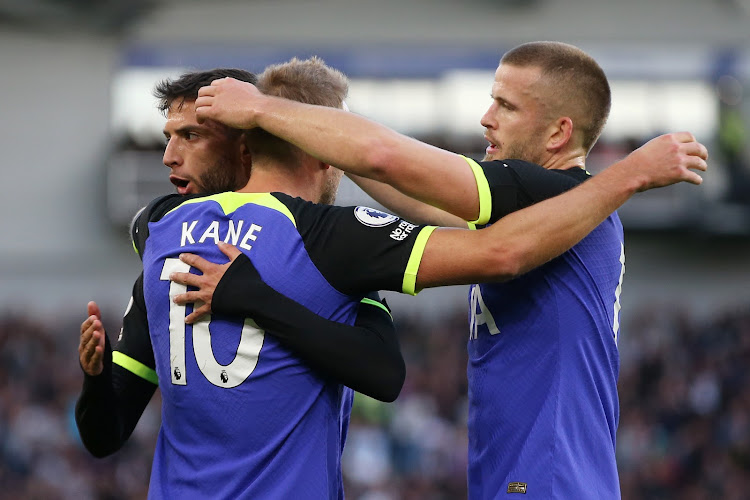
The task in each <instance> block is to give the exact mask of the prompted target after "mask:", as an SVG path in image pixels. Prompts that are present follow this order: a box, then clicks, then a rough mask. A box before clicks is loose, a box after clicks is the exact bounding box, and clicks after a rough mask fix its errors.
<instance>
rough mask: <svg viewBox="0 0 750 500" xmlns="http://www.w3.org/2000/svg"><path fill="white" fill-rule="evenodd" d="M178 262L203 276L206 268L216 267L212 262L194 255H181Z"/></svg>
mask: <svg viewBox="0 0 750 500" xmlns="http://www.w3.org/2000/svg"><path fill="white" fill-rule="evenodd" d="M180 260H181V261H182V262H184V263H185V264H188V265H189V266H190V267H194V268H196V269H198V270H199V271H200V272H202V273H204V274H205V270H206V268H207V267H209V266H214V265H216V264H214V263H213V262H209V261H207V260H206V259H204V258H203V257H199V256H198V255H195V254H194V253H181V254H180Z"/></svg>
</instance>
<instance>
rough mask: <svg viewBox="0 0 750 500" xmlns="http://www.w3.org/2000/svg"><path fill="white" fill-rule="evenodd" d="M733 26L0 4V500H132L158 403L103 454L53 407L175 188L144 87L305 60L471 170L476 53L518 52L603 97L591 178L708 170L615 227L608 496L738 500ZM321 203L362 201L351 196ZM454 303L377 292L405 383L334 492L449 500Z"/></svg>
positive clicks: (749, 289)
mask: <svg viewBox="0 0 750 500" xmlns="http://www.w3.org/2000/svg"><path fill="white" fill-rule="evenodd" d="M749 25H750V2H748V1H747V0H659V1H658V2H652V1H648V0H632V1H630V2H619V3H614V2H597V1H595V0H575V1H566V0H526V1H520V0H472V1H466V2H460V3H459V2H449V1H446V0H433V1H428V0H414V1H411V2H400V1H396V0H380V1H378V2H368V3H363V2H362V3H355V2H347V1H345V0H319V1H312V0H294V1H292V0H290V1H265V0H258V1H252V2H239V1H234V2H232V1H213V2H195V1H181V2H177V1H162V0H130V1H126V0H107V1H98V2H95V1H91V0H77V1H68V2H64V1H53V0H26V1H24V2H13V1H7V0H6V1H2V2H0V92H1V94H0V103H2V106H1V107H0V109H1V110H2V111H0V117H2V120H1V121H0V151H2V155H1V156H0V169H1V170H0V172H2V178H3V180H4V190H3V195H2V197H0V210H2V214H3V215H2V219H1V222H0V235H1V236H0V485H2V488H0V498H39V499H48V498H76V499H83V498H95V499H98V498H108V499H120V498H123V499H124V498H143V497H144V496H145V490H146V485H147V478H148V474H149V467H150V459H151V453H152V451H153V442H154V435H155V434H154V433H155V432H156V430H157V428H158V407H157V404H158V401H156V402H155V404H152V407H151V408H150V410H149V412H148V413H147V414H146V415H144V418H143V419H142V422H141V423H140V424H139V428H138V429H137V431H136V434H135V435H134V437H133V438H131V442H130V443H129V445H128V446H127V447H126V449H124V450H122V451H121V452H120V453H119V454H118V455H117V456H115V457H111V458H108V459H105V460H94V459H92V458H90V457H88V456H87V455H86V453H85V452H84V451H83V450H82V448H81V446H80V444H79V442H78V440H77V434H76V432H75V428H74V424H73V422H72V405H73V403H74V399H75V396H76V393H77V391H78V388H79V386H80V372H79V368H78V366H77V354H76V347H77V342H78V325H79V324H80V321H81V320H82V318H83V316H84V315H85V304H86V302H87V301H88V300H91V299H96V300H97V301H99V302H100V304H101V305H102V307H103V311H104V315H105V323H106V324H107V327H108V331H109V332H110V335H111V334H113V333H115V332H116V331H117V329H118V328H119V318H120V316H121V314H122V312H123V309H124V306H125V303H126V302H127V298H128V296H129V292H130V287H131V284H132V282H133V279H134V278H135V276H137V273H138V266H139V262H138V259H137V257H136V256H135V254H133V253H132V250H131V248H130V245H129V243H128V241H127V231H126V230H125V225H126V222H127V220H128V219H129V217H130V214H132V212H133V211H134V210H135V209H136V208H137V207H138V206H139V205H141V204H143V203H144V202H145V201H148V200H149V199H151V198H152V197H153V196H155V195H157V194H159V193H162V192H167V191H170V186H169V184H166V183H165V180H166V179H165V178H166V169H164V168H163V167H162V166H161V163H160V153H159V147H160V138H159V130H160V129H159V127H160V124H159V115H158V113H157V112H156V111H155V110H153V107H152V101H150V98H149V92H150V88H151V85H153V83H154V82H155V81H156V79H158V78H161V77H164V76H168V75H172V74H175V72H178V71H179V70H180V69H182V68H196V67H211V66H219V65H223V66H240V67H244V68H245V69H249V70H252V71H258V72H259V71H261V70H262V69H263V67H264V66H265V65H266V64H268V63H271V62H282V61H284V60H286V59H288V58H289V57H291V56H294V55H297V56H308V55H312V54H319V55H321V56H323V57H324V59H325V60H326V61H327V62H328V63H329V64H331V65H333V66H335V67H337V68H339V69H341V70H343V71H344V72H346V73H347V74H349V75H350V76H351V77H352V79H353V83H352V91H351V93H350V100H349V104H350V107H351V108H352V110H353V111H355V112H359V113H362V114H365V115H366V116H370V117H372V118H375V119H378V120H380V121H383V122H385V123H387V124H389V125H391V126H393V127H394V128H397V129H399V130H401V131H404V132H406V133H410V134H412V135H415V136H417V137H420V138H423V139H425V140H428V141H430V142H433V143H435V144H439V145H443V146H446V147H449V148H451V149H453V150H456V151H459V152H464V153H469V154H475V155H477V154H479V155H481V151H482V149H483V148H484V145H483V141H482V139H481V128H480V127H479V125H478V119H479V116H480V115H481V112H482V111H483V109H484V107H485V106H486V105H487V103H488V97H487V95H488V91H489V86H490V82H491V79H492V72H493V71H494V67H495V65H496V63H497V60H498V58H499V56H500V54H501V53H502V52H503V51H504V50H506V49H508V48H510V47H512V46H514V45H516V44H518V43H521V42H524V41H530V40H538V39H554V40H561V41H566V42H569V43H573V44H576V45H578V46H580V47H582V48H583V49H585V50H587V51H588V52H590V53H591V54H592V55H594V56H595V57H596V58H597V60H598V61H599V62H600V63H601V64H602V66H603V68H604V69H605V71H606V72H607V74H608V75H609V77H610V79H611V81H612V82H613V91H614V96H613V97H614V107H613V114H612V119H611V120H610V124H609V126H608V128H607V131H606V132H605V135H604V136H603V138H602V140H601V141H600V144H599V145H598V146H597V148H596V150H595V152H594V153H592V158H591V160H590V162H589V167H590V169H591V170H593V171H596V170H597V169H598V168H601V166H603V165H605V164H606V163H608V162H610V161H612V159H614V158H618V157H620V156H622V155H624V154H625V153H627V152H628V151H629V150H630V149H632V148H633V147H634V146H636V145H638V144H640V143H642V142H644V141H645V140H646V139H648V138H650V137H653V136H654V135H656V134H658V133H660V132H663V131H674V130H682V129H689V130H691V131H693V132H695V133H696V135H697V136H698V138H699V139H700V140H701V141H703V142H704V143H706V144H707V145H708V146H709V149H710V151H711V159H710V161H709V164H710V167H711V172H710V173H709V174H707V176H706V183H705V184H704V186H702V187H701V188H695V187H693V186H676V187H672V188H668V189H666V190H662V191H659V192H655V193H647V194H646V195H642V196H639V197H638V198H640V199H638V200H637V201H633V202H629V203H628V204H627V205H626V206H625V207H624V208H623V209H622V211H621V214H622V218H623V222H624V224H625V227H626V231H627V234H626V247H627V249H626V255H627V263H626V266H627V267H626V269H627V271H626V274H625V282H624V286H623V294H622V303H623V310H622V324H623V326H622V330H621V338H620V348H621V353H622V369H621V375H620V391H621V405H622V414H621V423H620V429H619V433H618V454H619V464H620V469H621V476H622V486H623V497H624V498H626V499H640V498H645V499H650V498H654V499H656V498H658V499H671V498H674V499H703V498H727V499H732V498H736V499H740V498H748V496H747V495H748V494H747V491H750V389H748V387H750V368H748V367H750V284H749V283H748V282H749V281H750V239H749V238H748V236H749V235H750V167H748V165H749V164H750V154H748V145H747V141H746V138H747V133H748V130H749V129H748V124H749V123H750V104H748V103H749V102H750V101H749V100H748V99H746V98H745V99H743V96H747V92H748V82H750V39H749V38H748V36H749V34H750V31H748V29H747V27H748V26H749ZM154 127H156V128H154ZM339 202H340V203H342V204H343V203H346V204H348V203H364V204H372V202H370V201H368V200H367V198H366V197H364V196H363V195H360V194H358V193H357V192H356V190H355V189H354V188H352V186H351V185H348V184H347V185H344V186H343V187H342V193H341V196H340V200H339ZM465 295H466V289H465V288H463V287H453V288H449V289H443V290H431V291H426V292H423V293H422V294H421V295H420V297H418V298H405V297H400V296H397V295H389V296H388V299H389V301H390V303H391V304H392V306H393V309H394V312H395V315H396V317H397V319H398V320H399V323H400V329H401V332H402V342H403V348H404V351H405V354H406V356H407V367H408V376H407V383H406V386H405V388H404V391H403V393H402V396H401V397H400V398H399V400H398V401H397V402H396V403H394V404H392V405H379V404H374V403H373V402H371V401H366V400H359V401H358V404H357V408H356V410H355V415H354V417H353V424H352V431H351V434H350V437H349V441H348V444H347V452H346V456H345V458H346V459H345V474H346V478H347V483H348V484H347V486H348V490H347V495H348V498H352V499H366V500H386V499H400V498H403V499H433V498H435V499H443V498H444V499H456V498H463V497H464V496H465V486H464V470H465V465H466V464H465V460H466V458H465V448H466V433H465V421H464V419H465V411H466V408H465V404H466V401H465V393H466V381H465V341H466V338H467V335H466V312H465V307H466V304H465Z"/></svg>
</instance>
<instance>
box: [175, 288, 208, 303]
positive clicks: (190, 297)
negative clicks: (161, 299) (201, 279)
mask: <svg viewBox="0 0 750 500" xmlns="http://www.w3.org/2000/svg"><path fill="white" fill-rule="evenodd" d="M203 295H204V294H203V292H201V291H200V290H197V291H194V292H186V293H181V294H179V295H175V296H174V298H173V299H172V300H173V301H174V303H175V304H180V305H185V304H191V303H193V302H199V301H201V302H203V301H204V298H205V297H204V296H203Z"/></svg>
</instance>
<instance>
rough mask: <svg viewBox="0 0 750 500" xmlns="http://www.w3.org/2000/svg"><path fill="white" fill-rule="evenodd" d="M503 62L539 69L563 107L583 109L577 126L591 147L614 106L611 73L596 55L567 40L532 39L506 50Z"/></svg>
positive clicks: (583, 139)
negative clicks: (606, 73) (610, 86)
mask: <svg viewBox="0 0 750 500" xmlns="http://www.w3.org/2000/svg"><path fill="white" fill-rule="evenodd" d="M500 64H508V65H510V66H518V67H529V66H533V67H537V68H539V69H540V70H541V72H542V78H543V80H544V82H545V83H546V84H547V85H549V86H552V87H553V88H555V89H556V92H555V93H556V94H557V95H558V96H559V97H560V100H559V101H560V103H562V104H561V106H562V107H563V108H564V109H567V110H570V109H571V108H570V107H569V106H574V107H575V110H578V111H579V112H580V114H581V121H582V123H581V122H579V123H576V124H575V126H578V127H579V130H581V132H582V143H583V144H582V145H583V147H584V148H585V149H586V151H589V150H591V148H592V147H593V145H594V143H595V142H596V140H597V139H598V138H599V135H600V134H601V133H602V129H603V128H604V124H605V123H607V118H608V117H609V110H610V107H611V105H612V104H611V103H612V93H611V91H610V88H609V82H608V81H607V76H606V75H605V74H604V71H603V70H602V68H601V67H600V66H599V64H598V63H597V62H596V61H595V60H594V58H593V57H591V56H590V55H588V54H586V53H585V52H584V51H582V50H581V49H579V48H578V47H575V46H573V45H569V44H567V43H562V42H530V43H524V44H522V45H519V46H518V47H516V48H514V49H511V50H510V51H508V52H506V53H505V55H503V58H502V59H501V60H500ZM561 111H562V109H561Z"/></svg>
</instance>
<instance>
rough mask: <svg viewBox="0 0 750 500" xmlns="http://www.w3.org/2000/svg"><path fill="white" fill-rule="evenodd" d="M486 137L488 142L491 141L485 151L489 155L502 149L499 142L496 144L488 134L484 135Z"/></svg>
mask: <svg viewBox="0 0 750 500" xmlns="http://www.w3.org/2000/svg"><path fill="white" fill-rule="evenodd" d="M484 138H485V140H486V141H487V142H489V143H490V145H489V146H487V149H485V152H486V153H487V154H488V155H489V154H493V153H497V152H498V151H499V150H500V148H499V147H498V146H497V144H495V143H494V142H492V141H491V140H490V138H489V137H487V136H484Z"/></svg>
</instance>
